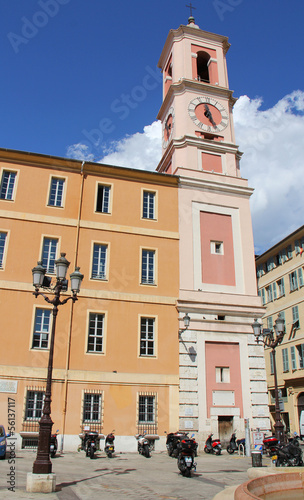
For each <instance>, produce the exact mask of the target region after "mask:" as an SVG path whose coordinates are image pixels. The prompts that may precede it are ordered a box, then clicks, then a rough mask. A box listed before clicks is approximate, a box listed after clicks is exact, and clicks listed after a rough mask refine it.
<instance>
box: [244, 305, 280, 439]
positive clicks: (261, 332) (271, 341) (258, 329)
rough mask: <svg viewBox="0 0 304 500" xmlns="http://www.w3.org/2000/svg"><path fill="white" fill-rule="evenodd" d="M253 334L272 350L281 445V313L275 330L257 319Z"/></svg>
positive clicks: (275, 428) (278, 434)
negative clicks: (277, 359) (278, 364)
mask: <svg viewBox="0 0 304 500" xmlns="http://www.w3.org/2000/svg"><path fill="white" fill-rule="evenodd" d="M252 329H253V333H254V335H255V340H256V342H257V343H259V342H260V341H261V342H262V343H263V344H264V346H266V347H269V348H270V349H271V354H270V355H271V356H272V360H273V374H274V395H275V424H274V431H275V436H276V438H277V440H278V441H279V442H280V443H283V442H284V425H283V423H282V420H281V411H280V403H279V390H278V378H277V366H276V352H275V350H276V347H277V346H278V345H279V344H281V343H282V341H283V338H284V335H285V324H284V320H283V318H281V315H280V313H279V314H278V317H277V319H276V321H275V325H274V328H273V330H270V329H269V328H262V325H261V324H260V323H259V322H258V321H257V320H256V319H255V320H254V323H253V324H252Z"/></svg>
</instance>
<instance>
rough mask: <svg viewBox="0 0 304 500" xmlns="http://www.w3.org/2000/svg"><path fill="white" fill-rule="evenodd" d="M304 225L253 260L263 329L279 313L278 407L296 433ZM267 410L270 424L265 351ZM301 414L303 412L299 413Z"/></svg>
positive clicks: (303, 405) (302, 393)
mask: <svg viewBox="0 0 304 500" xmlns="http://www.w3.org/2000/svg"><path fill="white" fill-rule="evenodd" d="M303 249H304V226H301V227H300V228H299V229H297V230H296V231H294V232H293V233H291V234H290V235H289V236H287V237H286V238H284V239H283V240H281V241H280V242H279V243H277V244H276V245H275V246H273V247H272V248H270V249H269V250H267V251H266V252H265V253H263V255H260V256H259V257H257V259H256V268H257V282H258V292H259V295H260V296H261V298H262V303H263V305H264V306H265V307H266V312H265V315H264V317H263V327H264V328H270V329H271V328H273V326H274V322H275V320H276V318H277V316H278V313H280V314H281V316H282V318H283V319H284V320H285V332H286V333H285V336H284V339H283V342H282V344H281V345H280V346H278V347H277V349H276V365H277V375H278V386H279V395H280V406H281V411H282V418H283V422H284V425H285V427H286V429H287V430H289V431H290V432H294V431H296V432H298V433H300V432H301V431H300V416H301V412H302V411H303V410H304V371H303V369H304V270H303V266H304V251H303ZM265 359H266V371H267V384H268V392H269V407H270V414H271V417H272V424H273V423H274V414H275V407H274V376H273V362H272V357H271V356H270V350H269V349H265ZM303 415H304V413H303Z"/></svg>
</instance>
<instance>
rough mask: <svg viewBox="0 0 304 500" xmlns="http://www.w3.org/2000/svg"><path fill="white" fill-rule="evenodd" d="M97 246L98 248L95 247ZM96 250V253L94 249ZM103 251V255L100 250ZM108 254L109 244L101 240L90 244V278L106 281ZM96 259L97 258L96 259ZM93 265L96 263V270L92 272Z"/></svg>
mask: <svg viewBox="0 0 304 500" xmlns="http://www.w3.org/2000/svg"><path fill="white" fill-rule="evenodd" d="M97 247H98V248H97ZM97 250H98V255H96V251H97ZM103 251H104V257H103V256H102V254H101V252H103ZM108 255H109V244H108V243H103V242H97V241H94V242H93V244H92V259H91V262H92V269H91V279H92V280H100V281H107V279H108V278H107V276H108ZM96 259H97V260H96ZM94 265H97V272H95V274H94Z"/></svg>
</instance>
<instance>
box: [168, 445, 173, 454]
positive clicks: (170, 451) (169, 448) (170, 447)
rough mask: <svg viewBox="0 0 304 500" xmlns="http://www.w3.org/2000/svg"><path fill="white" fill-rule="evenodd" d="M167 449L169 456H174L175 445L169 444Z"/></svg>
mask: <svg viewBox="0 0 304 500" xmlns="http://www.w3.org/2000/svg"><path fill="white" fill-rule="evenodd" d="M167 450H168V455H169V457H172V454H173V446H172V444H168V448H167Z"/></svg>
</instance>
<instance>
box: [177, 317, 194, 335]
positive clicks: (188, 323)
mask: <svg viewBox="0 0 304 500" xmlns="http://www.w3.org/2000/svg"><path fill="white" fill-rule="evenodd" d="M190 319H191V318H190V316H189V314H188V313H186V314H185V316H184V317H183V322H184V327H185V328H180V329H179V330H178V335H179V336H181V334H182V332H185V331H186V330H187V329H188V328H189V325H190Z"/></svg>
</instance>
